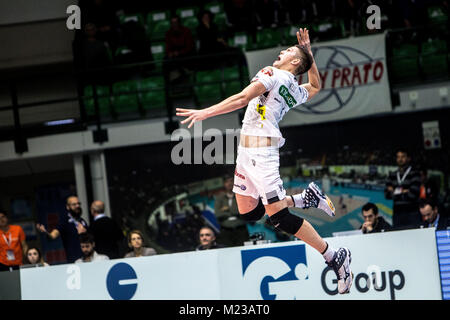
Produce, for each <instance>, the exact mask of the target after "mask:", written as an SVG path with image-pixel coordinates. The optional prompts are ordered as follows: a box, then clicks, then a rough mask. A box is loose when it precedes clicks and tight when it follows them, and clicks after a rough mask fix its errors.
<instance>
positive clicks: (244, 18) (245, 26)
mask: <svg viewBox="0 0 450 320" xmlns="http://www.w3.org/2000/svg"><path fill="white" fill-rule="evenodd" d="M224 10H225V13H226V15H227V18H228V20H229V22H230V24H231V26H230V28H229V29H230V31H231V32H240V31H246V32H248V33H254V31H255V30H256V14H255V10H254V8H253V7H252V3H251V1H249V0H228V1H225V2H224Z"/></svg>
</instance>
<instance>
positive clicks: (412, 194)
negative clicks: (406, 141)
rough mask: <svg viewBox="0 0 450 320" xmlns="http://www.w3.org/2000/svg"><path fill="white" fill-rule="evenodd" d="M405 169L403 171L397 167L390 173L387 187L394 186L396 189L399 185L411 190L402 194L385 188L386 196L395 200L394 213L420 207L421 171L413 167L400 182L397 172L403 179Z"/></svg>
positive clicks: (414, 210)
mask: <svg viewBox="0 0 450 320" xmlns="http://www.w3.org/2000/svg"><path fill="white" fill-rule="evenodd" d="M407 169H408V167H406V168H405V170H403V171H401V170H400V169H397V170H396V171H393V172H391V173H390V174H389V176H388V179H387V181H386V187H389V186H392V188H393V189H394V190H395V189H396V188H397V187H401V188H403V189H408V190H409V191H408V192H406V193H401V194H394V193H391V192H388V191H387V189H386V190H385V196H386V198H387V199H392V200H393V201H394V214H395V213H396V212H416V211H417V209H418V203H419V196H420V185H421V179H420V172H419V171H417V170H416V169H415V168H414V167H411V170H410V171H409V173H408V175H406V177H405V179H404V180H403V181H402V182H401V183H399V182H398V179H397V173H398V174H399V176H400V179H402V177H403V175H404V173H405V172H406V170H407Z"/></svg>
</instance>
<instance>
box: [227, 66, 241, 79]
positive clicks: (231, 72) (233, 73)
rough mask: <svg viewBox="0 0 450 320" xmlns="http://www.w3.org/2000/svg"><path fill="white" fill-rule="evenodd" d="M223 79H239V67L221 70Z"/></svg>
mask: <svg viewBox="0 0 450 320" xmlns="http://www.w3.org/2000/svg"><path fill="white" fill-rule="evenodd" d="M223 79H224V80H225V81H226V80H236V79H239V66H234V67H227V68H224V69H223Z"/></svg>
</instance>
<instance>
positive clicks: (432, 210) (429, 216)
mask: <svg viewBox="0 0 450 320" xmlns="http://www.w3.org/2000/svg"><path fill="white" fill-rule="evenodd" d="M419 211H420V214H421V215H422V221H423V222H422V223H421V224H420V225H419V227H420V228H431V227H434V228H436V230H445V229H447V227H448V226H449V221H448V220H449V219H448V217H446V216H444V215H441V214H440V213H439V208H438V205H437V202H436V201H435V200H434V199H433V198H428V199H423V200H421V201H420V203H419Z"/></svg>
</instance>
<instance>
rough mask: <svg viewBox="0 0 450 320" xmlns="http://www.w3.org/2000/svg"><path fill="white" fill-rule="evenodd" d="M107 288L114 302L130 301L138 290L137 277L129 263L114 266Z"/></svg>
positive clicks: (109, 275) (109, 274)
mask: <svg viewBox="0 0 450 320" xmlns="http://www.w3.org/2000/svg"><path fill="white" fill-rule="evenodd" d="M106 287H107V288H108V292H109V295H110V296H111V298H113V299H114V300H130V299H131V298H132V297H133V296H134V294H135V293H136V290H137V276H136V272H135V271H134V269H133V268H132V267H131V266H130V265H129V264H127V263H124V262H121V263H118V264H116V265H114V266H113V267H112V268H111V270H109V272H108V276H107V277H106Z"/></svg>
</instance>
